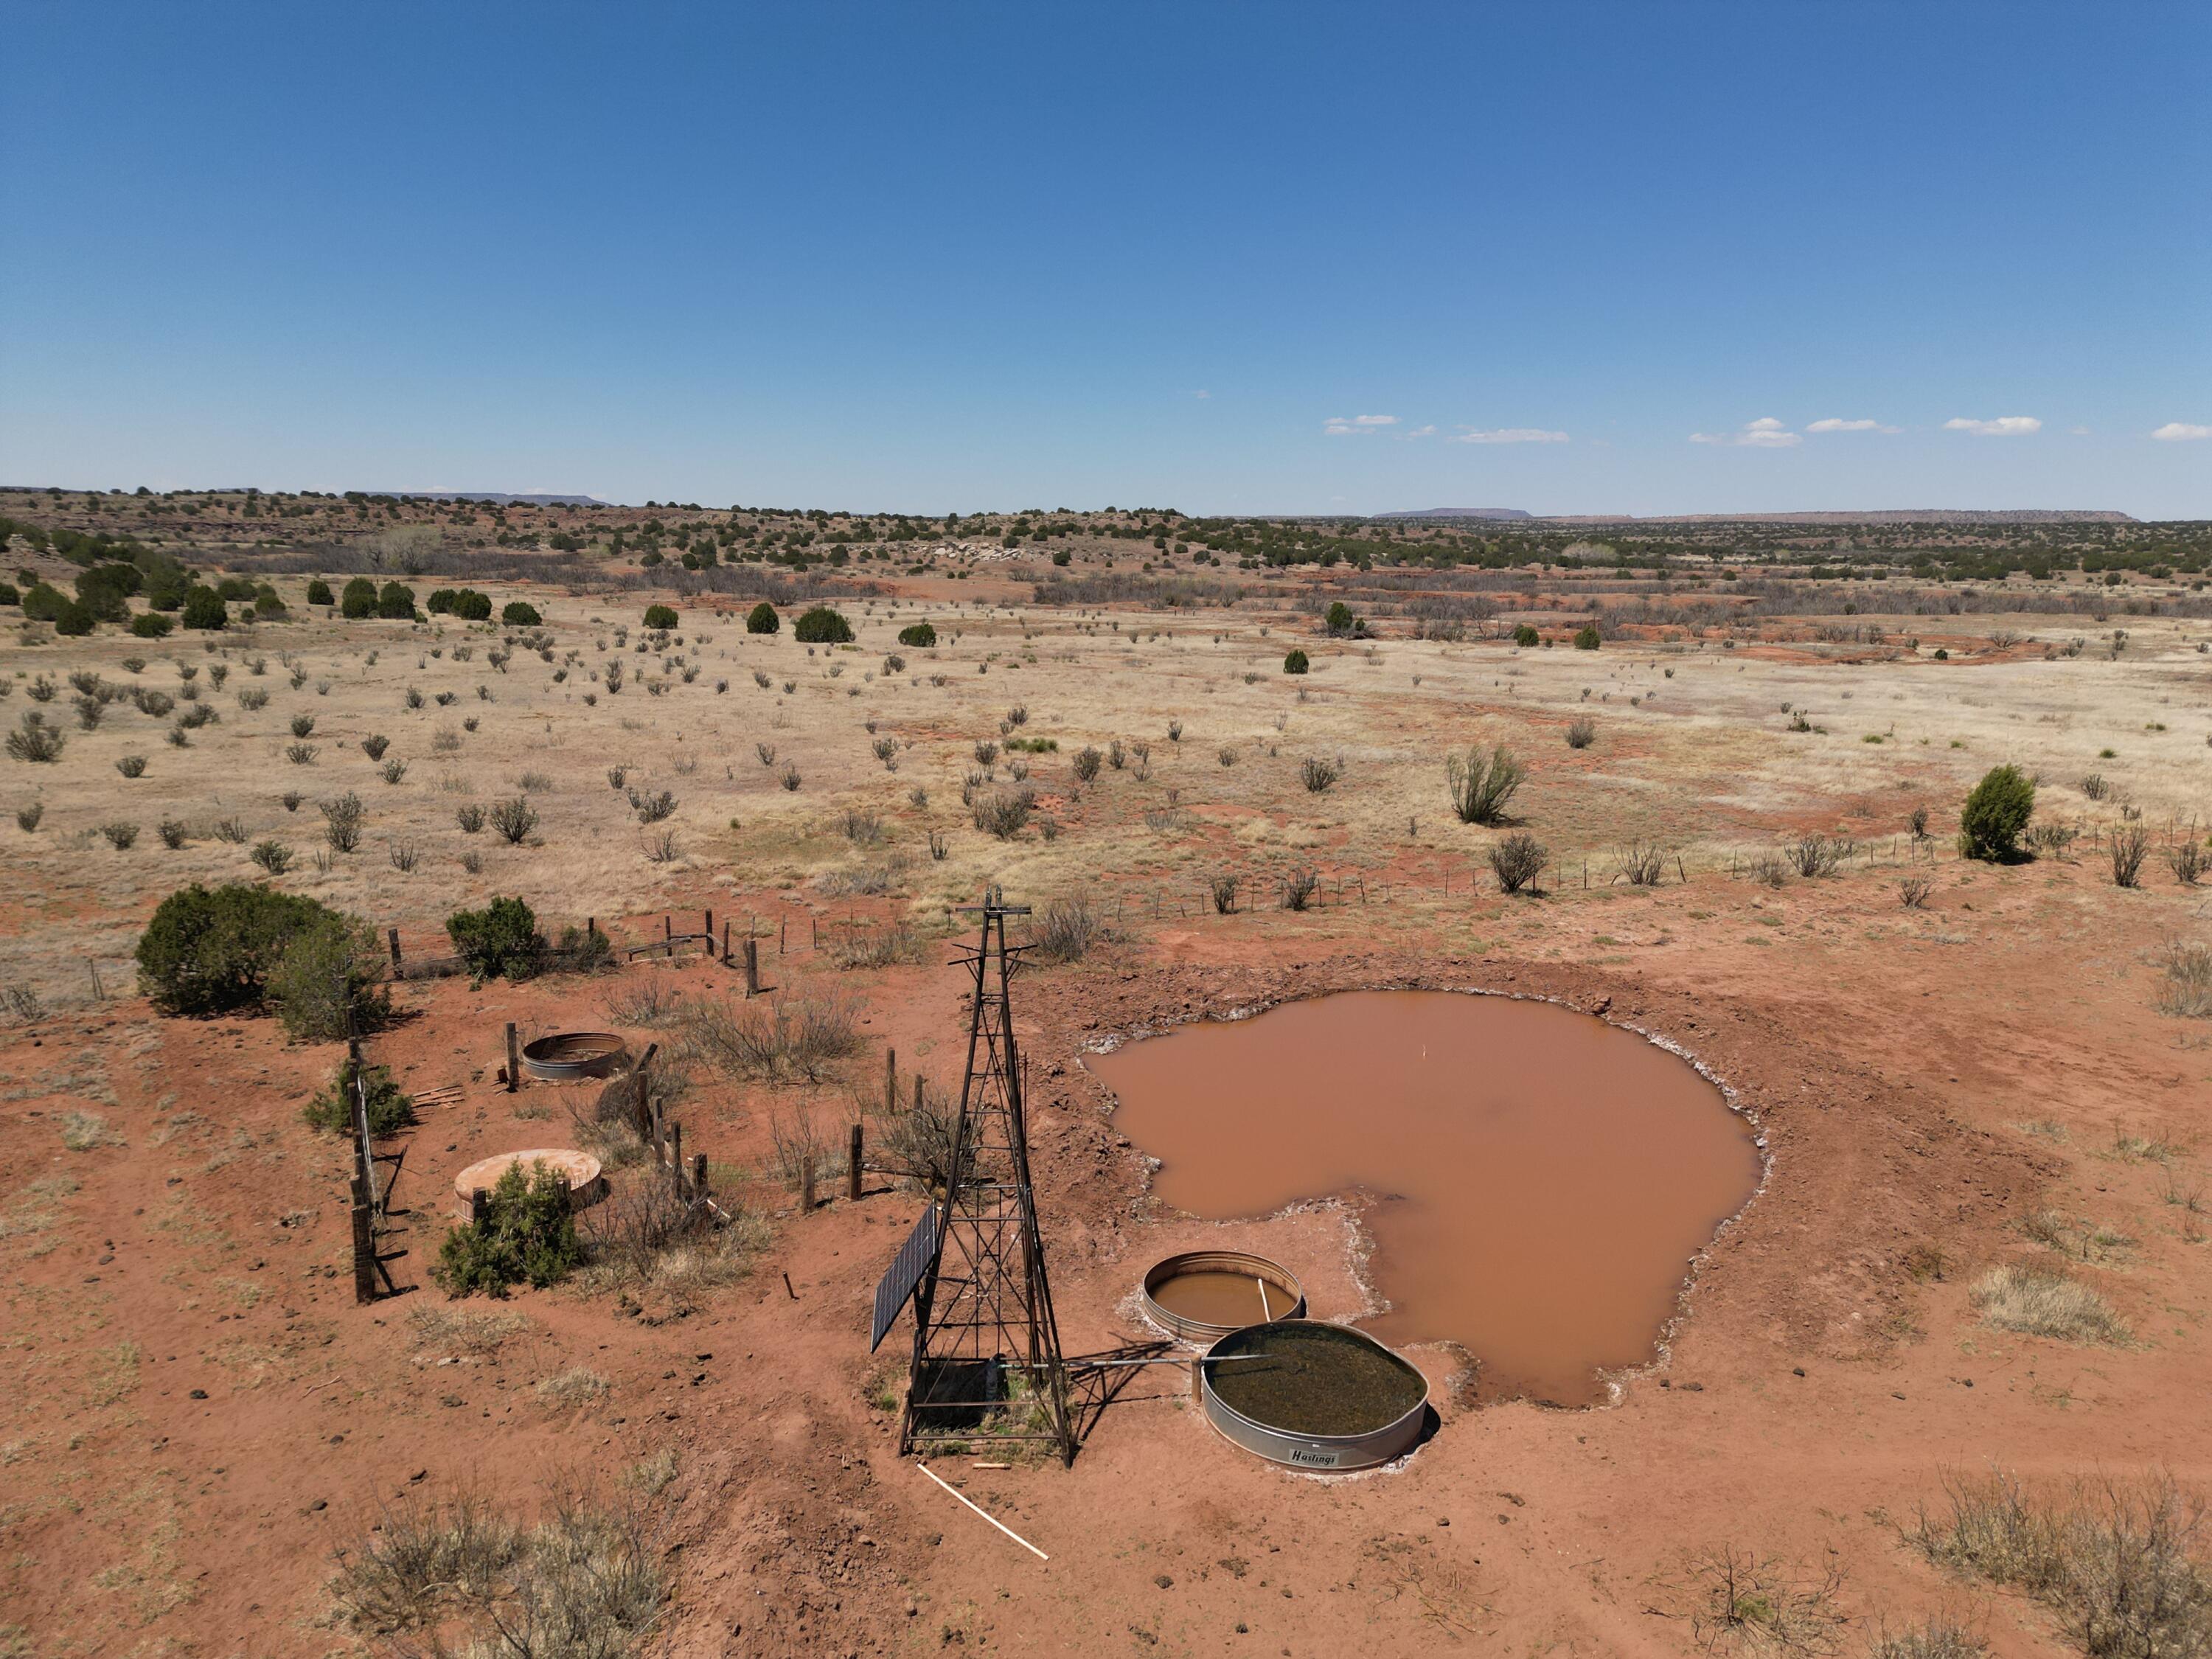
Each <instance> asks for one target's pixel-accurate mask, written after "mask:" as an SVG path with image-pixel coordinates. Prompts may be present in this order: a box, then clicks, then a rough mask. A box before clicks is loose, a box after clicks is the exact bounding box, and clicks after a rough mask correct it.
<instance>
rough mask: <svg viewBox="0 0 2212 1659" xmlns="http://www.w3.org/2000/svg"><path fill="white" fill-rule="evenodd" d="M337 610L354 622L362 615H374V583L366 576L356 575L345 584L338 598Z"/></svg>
mask: <svg viewBox="0 0 2212 1659" xmlns="http://www.w3.org/2000/svg"><path fill="white" fill-rule="evenodd" d="M338 612H339V614H340V615H342V616H343V617H347V618H348V619H349V620H351V621H354V622H359V621H360V620H361V619H362V617H374V615H375V614H376V584H375V583H374V582H373V581H371V580H369V579H368V577H366V576H356V577H355V578H354V579H353V580H351V581H349V582H348V583H347V584H346V585H345V592H344V594H343V597H341V598H340V599H339V600H338Z"/></svg>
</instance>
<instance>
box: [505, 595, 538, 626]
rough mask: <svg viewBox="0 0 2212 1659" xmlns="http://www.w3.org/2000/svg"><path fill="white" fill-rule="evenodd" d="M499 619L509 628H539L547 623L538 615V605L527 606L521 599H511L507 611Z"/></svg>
mask: <svg viewBox="0 0 2212 1659" xmlns="http://www.w3.org/2000/svg"><path fill="white" fill-rule="evenodd" d="M499 619H500V621H501V622H503V623H506V624H507V626H508V627H509V628H538V627H541V626H543V625H544V621H545V618H544V617H541V616H539V615H538V607H537V606H536V605H526V604H525V603H524V602H523V601H522V600H520V599H509V600H508V601H507V606H506V609H504V610H502V611H501V612H500V613H499Z"/></svg>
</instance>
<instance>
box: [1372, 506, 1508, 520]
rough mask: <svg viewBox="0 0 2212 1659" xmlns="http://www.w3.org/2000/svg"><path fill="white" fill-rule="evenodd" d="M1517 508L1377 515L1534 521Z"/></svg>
mask: <svg viewBox="0 0 2212 1659" xmlns="http://www.w3.org/2000/svg"><path fill="white" fill-rule="evenodd" d="M1535 516H1536V515H1535V514H1534V513H1523V512H1522V510H1521V509H1520V508H1519V507H1417V508H1415V509H1414V510H1413V511H1411V512H1407V513H1376V514H1375V517H1376V518H1378V519H1533V518H1534V517H1535Z"/></svg>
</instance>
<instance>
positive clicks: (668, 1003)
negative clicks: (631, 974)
mask: <svg viewBox="0 0 2212 1659" xmlns="http://www.w3.org/2000/svg"><path fill="white" fill-rule="evenodd" d="M605 1007H606V1011H607V1017H608V1018H611V1020H613V1021H614V1023H615V1024H617V1025H646V1026H654V1027H658V1026H664V1025H673V1024H676V1023H677V1021H678V1019H679V1018H681V1017H682V1015H683V1012H684V994H683V993H682V991H680V990H679V989H678V987H676V986H675V985H673V984H671V982H670V981H667V980H665V979H664V978H662V977H661V976H660V975H658V974H647V975H641V977H639V978H637V979H635V980H632V981H630V982H629V984H627V985H623V986H621V987H617V989H615V990H611V991H610V992H608V993H607V996H606V1002H605Z"/></svg>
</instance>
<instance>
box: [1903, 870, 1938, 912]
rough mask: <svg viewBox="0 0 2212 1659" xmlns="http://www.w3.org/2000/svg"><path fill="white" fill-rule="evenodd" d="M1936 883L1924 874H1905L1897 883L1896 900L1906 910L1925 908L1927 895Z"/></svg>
mask: <svg viewBox="0 0 2212 1659" xmlns="http://www.w3.org/2000/svg"><path fill="white" fill-rule="evenodd" d="M1935 887H1936V884H1935V882H1934V881H1933V880H1932V879H1930V878H1929V877H1926V876H1907V877H1905V878H1904V879H1903V880H1901V881H1899V883H1898V884H1897V902H1899V904H1902V905H1903V906H1904V907H1905V908H1906V909H1908V910H1920V909H1924V908H1927V904H1928V895H1929V893H1930V892H1932V891H1934V890H1935Z"/></svg>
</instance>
